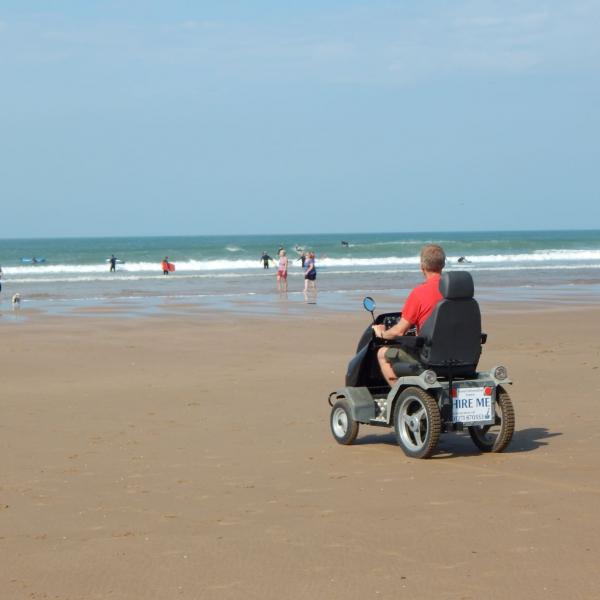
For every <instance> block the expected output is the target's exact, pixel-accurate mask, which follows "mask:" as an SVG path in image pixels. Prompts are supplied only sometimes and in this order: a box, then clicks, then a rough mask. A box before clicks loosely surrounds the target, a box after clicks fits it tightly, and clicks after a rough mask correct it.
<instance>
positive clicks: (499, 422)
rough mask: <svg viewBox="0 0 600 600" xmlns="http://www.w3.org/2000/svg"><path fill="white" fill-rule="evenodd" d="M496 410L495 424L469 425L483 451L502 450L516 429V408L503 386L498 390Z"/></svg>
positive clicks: (471, 433) (474, 439)
mask: <svg viewBox="0 0 600 600" xmlns="http://www.w3.org/2000/svg"><path fill="white" fill-rule="evenodd" d="M495 410H496V424H495V425H485V426H484V427H478V426H475V427H469V435H470V436H471V439H472V440H473V443H474V444H475V445H476V446H477V447H478V448H479V449H480V450H481V451H482V452H502V451H503V450H505V449H506V447H507V446H508V444H509V443H510V440H511V439H512V436H513V433H514V431H515V409H514V408H513V404H512V400H511V399H510V396H509V395H508V392H506V391H505V390H504V388H502V387H499V388H498V390H497V392H496V403H495Z"/></svg>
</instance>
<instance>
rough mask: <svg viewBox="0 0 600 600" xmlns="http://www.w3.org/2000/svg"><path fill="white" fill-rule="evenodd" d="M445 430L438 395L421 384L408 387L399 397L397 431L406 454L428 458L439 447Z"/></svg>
mask: <svg viewBox="0 0 600 600" xmlns="http://www.w3.org/2000/svg"><path fill="white" fill-rule="evenodd" d="M441 429H442V419H441V416H440V409H439V408H438V405H437V402H436V401H435V398H433V397H432V396H431V395H430V394H428V393H427V392H426V391H425V390H422V389H421V388H418V387H408V388H406V389H405V390H404V391H403V392H402V393H401V394H400V396H399V397H398V400H396V407H395V409H394V430H395V431H396V439H397V440H398V444H399V445H400V447H401V448H402V450H403V451H404V454H406V456H410V457H411V458H429V457H430V456H431V455H432V454H433V453H434V452H435V449H436V447H437V443H438V441H439V439H440V432H441Z"/></svg>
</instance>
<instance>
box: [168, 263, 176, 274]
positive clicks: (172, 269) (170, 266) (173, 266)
mask: <svg viewBox="0 0 600 600" xmlns="http://www.w3.org/2000/svg"><path fill="white" fill-rule="evenodd" d="M174 270H175V265H174V264H173V263H169V271H171V273H172V272H173V271H174Z"/></svg>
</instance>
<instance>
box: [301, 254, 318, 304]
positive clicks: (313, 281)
mask: <svg viewBox="0 0 600 600" xmlns="http://www.w3.org/2000/svg"><path fill="white" fill-rule="evenodd" d="M309 283H310V286H311V288H312V289H313V290H314V291H315V292H316V291H317V266H316V265H315V253H314V252H309V253H308V258H307V260H306V262H305V265H304V294H305V295H306V294H307V292H308V285H309Z"/></svg>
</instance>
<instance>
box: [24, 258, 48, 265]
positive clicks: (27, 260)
mask: <svg viewBox="0 0 600 600" xmlns="http://www.w3.org/2000/svg"><path fill="white" fill-rule="evenodd" d="M21 262H22V263H23V264H24V265H30V264H33V265H37V264H39V263H45V262H46V259H45V258H44V257H43V256H33V257H31V258H28V257H23V258H22V259H21Z"/></svg>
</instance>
